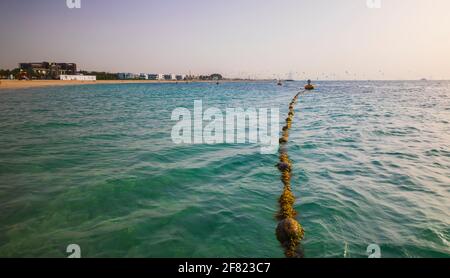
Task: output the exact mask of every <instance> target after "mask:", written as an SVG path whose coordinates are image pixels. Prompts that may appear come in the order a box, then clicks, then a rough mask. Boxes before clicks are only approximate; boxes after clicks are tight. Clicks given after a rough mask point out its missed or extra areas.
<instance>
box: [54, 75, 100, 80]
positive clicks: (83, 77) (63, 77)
mask: <svg viewBox="0 0 450 278" xmlns="http://www.w3.org/2000/svg"><path fill="white" fill-rule="evenodd" d="M59 79H60V80H66V81H67V80H76V81H96V80H97V76H95V75H66V74H62V75H60V76H59Z"/></svg>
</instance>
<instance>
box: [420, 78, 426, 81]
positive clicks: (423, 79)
mask: <svg viewBox="0 0 450 278" xmlns="http://www.w3.org/2000/svg"><path fill="white" fill-rule="evenodd" d="M420 81H428V79H426V78H422V79H420Z"/></svg>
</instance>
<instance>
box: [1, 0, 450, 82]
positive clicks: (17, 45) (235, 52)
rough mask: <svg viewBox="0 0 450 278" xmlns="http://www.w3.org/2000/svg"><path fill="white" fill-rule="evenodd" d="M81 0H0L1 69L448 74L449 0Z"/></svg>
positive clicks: (306, 74)
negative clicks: (52, 65) (74, 5)
mask: <svg viewBox="0 0 450 278" xmlns="http://www.w3.org/2000/svg"><path fill="white" fill-rule="evenodd" d="M80 1H81V8H80V9H69V8H68V7H67V5H66V0H1V1H0V68H14V67H17V64H18V63H19V62H32V61H33V62H37V61H49V62H75V63H77V65H78V67H79V69H83V70H97V71H110V72H134V73H141V72H142V73H185V74H189V73H191V74H210V73H215V72H217V73H221V74H223V75H225V76H226V77H241V78H248V77H250V78H288V77H292V78H295V79H306V78H311V79H322V80H323V79H332V80H338V79H339V80H341V79H362V80H366V79H390V80H399V79H407V80H411V79H413V80H414V79H420V78H428V79H441V80H442V79H450V1H448V0H380V3H381V6H380V8H370V6H372V7H373V5H368V3H367V2H368V1H367V0H339V1H333V0H80ZM376 1H377V0H369V2H376ZM375 6H376V5H375Z"/></svg>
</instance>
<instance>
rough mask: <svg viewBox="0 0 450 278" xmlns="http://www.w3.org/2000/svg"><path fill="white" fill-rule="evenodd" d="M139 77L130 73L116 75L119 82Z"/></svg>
mask: <svg viewBox="0 0 450 278" xmlns="http://www.w3.org/2000/svg"><path fill="white" fill-rule="evenodd" d="M139 77H140V75H139V74H135V73H130V72H121V73H118V74H117V78H119V79H120V80H129V79H139Z"/></svg>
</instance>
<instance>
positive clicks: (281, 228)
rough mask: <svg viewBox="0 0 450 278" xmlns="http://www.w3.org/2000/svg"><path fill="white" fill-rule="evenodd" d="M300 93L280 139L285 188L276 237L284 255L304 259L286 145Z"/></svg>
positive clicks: (300, 228) (290, 108) (301, 229)
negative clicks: (300, 249) (300, 248)
mask: <svg viewBox="0 0 450 278" xmlns="http://www.w3.org/2000/svg"><path fill="white" fill-rule="evenodd" d="M302 93H304V91H303V92H299V93H298V94H297V95H296V96H295V97H294V98H293V99H292V102H291V103H290V105H289V113H288V117H287V119H286V125H285V126H284V127H283V133H282V136H281V138H280V150H279V154H280V157H279V158H280V162H279V163H278V164H277V167H278V170H280V172H281V181H282V182H283V185H284V188H283V193H282V194H281V196H280V198H279V199H278V203H279V205H280V210H279V212H278V214H277V219H278V221H279V222H278V226H277V229H276V235H277V239H278V241H279V242H280V243H281V245H282V246H283V248H284V254H285V255H286V257H288V258H300V257H302V254H301V252H300V251H299V247H300V242H301V240H302V239H303V237H304V234H305V231H304V230H303V227H302V226H301V225H300V223H299V222H298V221H297V220H296V219H295V218H296V217H297V212H296V211H295V209H294V204H295V195H294V193H293V192H292V187H291V173H292V161H291V160H290V159H289V155H288V152H287V148H286V144H287V143H288V141H289V130H290V129H291V127H292V122H293V120H294V115H295V111H294V110H295V105H296V104H297V101H298V97H299V96H300V94H302Z"/></svg>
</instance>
